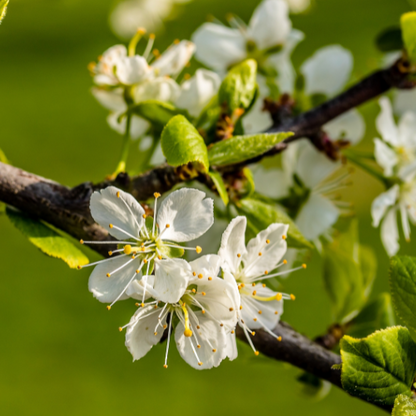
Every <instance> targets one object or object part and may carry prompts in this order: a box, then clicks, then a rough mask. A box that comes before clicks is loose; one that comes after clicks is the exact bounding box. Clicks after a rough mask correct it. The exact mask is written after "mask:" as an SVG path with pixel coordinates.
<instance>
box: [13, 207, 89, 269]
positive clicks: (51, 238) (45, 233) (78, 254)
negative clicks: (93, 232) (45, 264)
mask: <svg viewBox="0 0 416 416" xmlns="http://www.w3.org/2000/svg"><path fill="white" fill-rule="evenodd" d="M6 213H7V216H8V217H9V219H10V221H11V222H12V224H13V225H14V226H15V227H16V228H17V229H18V230H19V231H21V232H22V233H23V234H24V235H25V237H27V238H28V240H29V241H30V242H31V243H32V244H34V245H35V246H36V247H37V248H39V249H40V250H41V251H43V252H44V253H45V254H47V255H48V256H51V257H56V258H58V259H61V260H63V261H64V262H65V263H66V264H68V266H69V267H71V268H72V269H75V268H77V267H78V266H83V265H85V264H88V258H87V257H86V256H85V254H84V253H83V252H82V251H80V250H79V249H78V248H76V247H75V245H74V244H73V243H72V242H71V241H69V240H68V239H67V238H65V237H63V236H62V235H60V234H58V233H57V232H56V231H54V230H53V229H52V228H50V227H48V226H47V225H46V224H44V223H43V222H41V221H39V220H36V219H33V218H30V217H28V216H26V215H25V214H23V213H21V212H19V211H16V210H13V209H10V208H7V210H6Z"/></svg>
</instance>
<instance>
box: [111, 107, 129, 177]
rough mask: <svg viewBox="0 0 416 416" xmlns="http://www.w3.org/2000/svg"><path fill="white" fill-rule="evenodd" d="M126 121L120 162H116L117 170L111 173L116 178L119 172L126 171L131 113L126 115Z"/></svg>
mask: <svg viewBox="0 0 416 416" xmlns="http://www.w3.org/2000/svg"><path fill="white" fill-rule="evenodd" d="M126 117H127V120H126V132H125V133H124V137H123V147H122V149H121V156H120V161H119V162H118V165H117V168H116V170H115V172H114V173H113V176H114V177H116V176H117V175H118V174H119V173H120V172H125V171H126V164H127V157H128V155H129V148H130V125H131V117H132V115H131V113H127V116H126Z"/></svg>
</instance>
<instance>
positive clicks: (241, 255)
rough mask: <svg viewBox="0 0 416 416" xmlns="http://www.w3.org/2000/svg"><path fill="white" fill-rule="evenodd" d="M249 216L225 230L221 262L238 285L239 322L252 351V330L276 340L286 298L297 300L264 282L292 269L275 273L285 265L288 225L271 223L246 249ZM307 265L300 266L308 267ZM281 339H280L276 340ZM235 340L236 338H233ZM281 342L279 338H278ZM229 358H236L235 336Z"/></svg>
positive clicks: (230, 279) (225, 272)
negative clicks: (270, 287) (260, 331)
mask: <svg viewBox="0 0 416 416" xmlns="http://www.w3.org/2000/svg"><path fill="white" fill-rule="evenodd" d="M246 226H247V219H246V217H236V218H234V219H233V220H232V221H231V223H230V224H229V226H228V227H227V229H226V230H225V231H224V234H223V236H222V240H221V247H220V250H219V252H218V255H219V256H220V257H221V259H222V265H221V267H222V269H223V271H224V279H225V280H227V281H229V282H233V281H236V282H237V285H238V286H237V288H238V291H239V293H240V299H241V301H240V305H239V316H238V323H239V325H240V326H241V328H243V330H244V332H245V334H246V336H247V340H248V341H249V343H250V345H251V347H252V348H253V350H254V351H255V352H256V354H258V353H257V351H256V349H255V348H254V346H253V343H252V341H251V338H250V335H249V334H252V335H253V329H260V328H262V329H264V330H265V331H267V332H268V333H269V334H270V335H273V336H274V337H276V335H275V334H273V332H272V330H273V329H274V328H275V327H276V325H277V323H278V322H279V320H280V315H281V314H282V313H283V299H292V300H293V299H294V296H293V295H286V294H282V293H279V292H274V291H273V290H271V289H269V288H268V287H266V285H265V284H264V283H263V281H265V280H267V279H270V278H272V277H276V276H280V275H282V274H283V273H288V272H291V271H293V270H289V271H284V272H276V273H272V272H273V270H276V269H277V268H279V267H280V266H283V265H284V264H286V261H285V260H283V256H284V254H285V253H286V249H287V244H286V236H287V230H288V228H289V226H288V225H285V224H271V225H270V226H269V227H268V228H267V229H265V230H264V231H261V232H260V233H259V234H258V235H257V236H256V237H255V238H253V239H251V240H250V241H249V242H248V244H247V248H246V246H245V231H246ZM305 267H306V265H303V266H301V267H298V268H297V269H296V270H298V269H302V268H305ZM276 338H278V337H276ZM234 339H235V337H234ZM278 339H279V340H280V338H278ZM229 342H231V345H230V347H229V348H230V350H229V358H230V359H234V358H235V357H236V355H235V353H236V348H234V347H233V345H234V344H235V340H234V341H232V337H231V338H230V339H229Z"/></svg>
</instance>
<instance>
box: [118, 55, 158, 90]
mask: <svg viewBox="0 0 416 416" xmlns="http://www.w3.org/2000/svg"><path fill="white" fill-rule="evenodd" d="M116 68H117V69H116V75H117V77H118V79H119V80H120V82H121V83H122V84H124V85H132V84H137V83H138V82H141V81H143V80H145V79H146V78H147V77H148V76H149V74H150V68H149V65H148V64H147V61H146V59H144V58H143V57H142V56H128V57H125V58H122V59H120V61H119V62H118V63H117V66H116Z"/></svg>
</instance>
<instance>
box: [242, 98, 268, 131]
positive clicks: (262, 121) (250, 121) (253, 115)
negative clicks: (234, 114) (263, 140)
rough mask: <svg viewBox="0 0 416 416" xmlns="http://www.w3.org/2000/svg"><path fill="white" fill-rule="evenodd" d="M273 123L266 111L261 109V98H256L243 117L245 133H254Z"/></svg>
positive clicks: (265, 128)
mask: <svg viewBox="0 0 416 416" xmlns="http://www.w3.org/2000/svg"><path fill="white" fill-rule="evenodd" d="M272 125H273V120H272V117H271V115H270V113H269V112H268V111H263V100H262V99H261V98H258V99H257V100H256V102H255V103H254V105H253V107H251V109H250V111H249V112H248V113H247V114H246V115H245V116H244V117H243V127H244V133H245V134H255V133H260V132H262V131H265V130H267V129H268V128H270V127H271V126H272Z"/></svg>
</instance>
